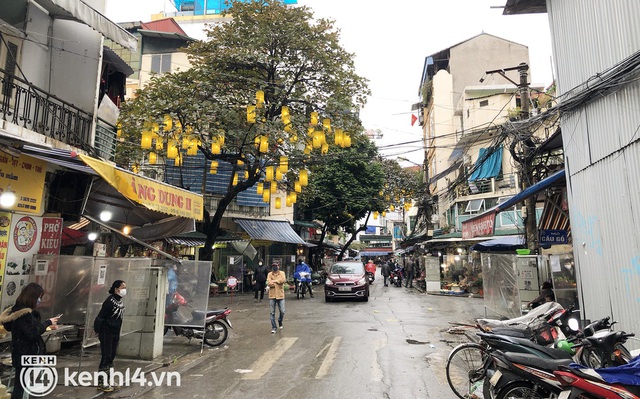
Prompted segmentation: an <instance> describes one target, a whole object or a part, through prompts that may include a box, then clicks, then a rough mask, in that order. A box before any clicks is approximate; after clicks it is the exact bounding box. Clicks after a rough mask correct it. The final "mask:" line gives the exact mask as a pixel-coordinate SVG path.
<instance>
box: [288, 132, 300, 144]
mask: <svg viewBox="0 0 640 399" xmlns="http://www.w3.org/2000/svg"><path fill="white" fill-rule="evenodd" d="M289 141H290V142H292V143H295V142H296V141H298V136H297V135H295V134H292V135H291V136H289Z"/></svg>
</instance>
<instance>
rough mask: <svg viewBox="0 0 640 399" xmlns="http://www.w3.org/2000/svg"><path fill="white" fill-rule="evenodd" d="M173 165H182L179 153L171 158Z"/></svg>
mask: <svg viewBox="0 0 640 399" xmlns="http://www.w3.org/2000/svg"><path fill="white" fill-rule="evenodd" d="M173 166H182V157H181V156H180V154H178V156H177V157H176V158H175V159H174V160H173Z"/></svg>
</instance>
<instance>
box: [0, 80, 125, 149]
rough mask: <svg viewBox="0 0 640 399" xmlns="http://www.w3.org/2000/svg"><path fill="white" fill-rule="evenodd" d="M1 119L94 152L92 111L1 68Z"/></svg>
mask: <svg viewBox="0 0 640 399" xmlns="http://www.w3.org/2000/svg"><path fill="white" fill-rule="evenodd" d="M0 118H1V119H3V120H5V121H7V122H9V123H12V124H14V125H17V126H20V127H23V128H25V129H28V130H31V131H33V132H36V133H39V134H42V135H44V136H47V137H50V138H52V139H55V140H58V141H60V142H62V143H65V144H69V145H71V146H74V147H77V148H80V149H83V150H85V151H87V152H90V153H93V152H94V150H93V148H92V146H91V130H92V123H93V116H92V115H91V114H88V113H86V112H84V111H83V110H81V109H79V108H77V107H75V106H74V105H72V104H69V103H68V102H66V101H64V100H61V99H60V98H58V97H56V96H54V95H52V94H50V93H47V92H46V91H44V90H41V89H39V88H37V87H35V86H34V85H32V84H30V83H29V82H27V81H25V80H23V79H21V78H19V77H18V76H15V75H11V74H8V73H7V72H6V71H5V70H4V69H1V68H0ZM114 139H115V130H114Z"/></svg>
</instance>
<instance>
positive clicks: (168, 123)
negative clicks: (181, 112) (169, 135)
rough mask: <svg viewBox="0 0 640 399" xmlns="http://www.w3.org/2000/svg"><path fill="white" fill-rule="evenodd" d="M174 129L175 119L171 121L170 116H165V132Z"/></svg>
mask: <svg viewBox="0 0 640 399" xmlns="http://www.w3.org/2000/svg"><path fill="white" fill-rule="evenodd" d="M172 127H173V119H171V116H170V115H165V116H164V126H163V127H162V128H163V129H164V130H165V131H169V130H171V128H172Z"/></svg>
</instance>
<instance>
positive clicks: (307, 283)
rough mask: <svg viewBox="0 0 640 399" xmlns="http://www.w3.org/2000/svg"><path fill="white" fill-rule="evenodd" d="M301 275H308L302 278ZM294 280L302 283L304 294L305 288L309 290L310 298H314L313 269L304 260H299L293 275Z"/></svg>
mask: <svg viewBox="0 0 640 399" xmlns="http://www.w3.org/2000/svg"><path fill="white" fill-rule="evenodd" d="M300 273H307V274H306V275H304V276H301V275H300ZM293 278H294V280H296V281H300V282H302V284H304V285H303V287H302V293H301V294H304V292H305V288H306V289H307V290H309V296H310V297H311V298H313V291H312V290H311V268H310V267H309V265H307V264H306V263H305V262H304V260H303V259H302V258H300V259H298V264H297V265H296V271H295V273H293Z"/></svg>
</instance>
